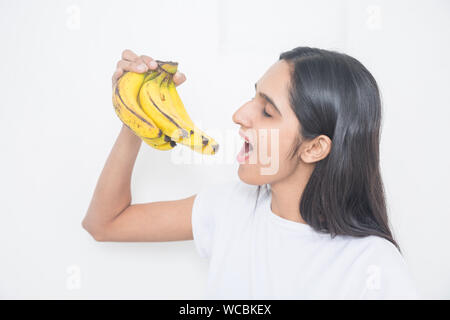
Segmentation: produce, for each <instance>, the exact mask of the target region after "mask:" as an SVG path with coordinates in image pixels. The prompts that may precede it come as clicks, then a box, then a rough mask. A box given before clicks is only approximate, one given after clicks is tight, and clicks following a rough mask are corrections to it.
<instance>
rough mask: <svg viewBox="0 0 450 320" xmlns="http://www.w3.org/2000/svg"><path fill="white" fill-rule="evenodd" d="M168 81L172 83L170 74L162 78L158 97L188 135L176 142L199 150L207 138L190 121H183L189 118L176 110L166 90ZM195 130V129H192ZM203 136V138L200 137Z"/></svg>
mask: <svg viewBox="0 0 450 320" xmlns="http://www.w3.org/2000/svg"><path fill="white" fill-rule="evenodd" d="M169 82H172V83H173V79H172V75H171V74H167V76H166V77H165V78H164V79H163V81H162V82H161V86H160V91H159V93H160V98H161V102H162V104H163V106H164V108H165V109H166V110H168V112H170V114H172V115H174V119H175V120H176V121H177V123H178V124H179V125H180V126H181V127H182V128H184V129H186V131H187V132H189V136H188V137H185V138H182V139H181V140H180V141H178V143H180V144H184V145H187V146H189V147H191V148H194V147H195V148H196V150H197V151H199V152H201V150H202V148H203V146H205V145H206V144H207V143H208V139H207V138H204V137H203V136H202V135H199V134H198V131H196V128H195V126H194V124H193V123H192V121H185V120H190V119H186V118H183V117H182V116H181V115H180V113H178V112H177V111H178V110H177V106H176V105H175V104H174V101H173V100H172V98H171V96H170V93H169V90H168V84H169ZM194 130H195V131H194ZM202 138H203V139H202Z"/></svg>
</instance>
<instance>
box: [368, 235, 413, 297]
mask: <svg viewBox="0 0 450 320" xmlns="http://www.w3.org/2000/svg"><path fill="white" fill-rule="evenodd" d="M383 241H384V240H383ZM384 242H385V243H386V241H384ZM369 261H370V264H368V265H367V268H366V278H365V286H364V289H363V291H362V293H361V299H368V300H372V299H377V300H378V299H381V300H399V299H400V300H415V299H421V297H420V294H419V292H418V290H417V287H416V284H415V281H414V279H413V277H412V273H411V271H410V269H409V267H408V265H407V264H406V261H405V260H404V258H403V256H402V255H401V254H400V252H398V251H397V249H396V248H395V247H394V246H393V245H391V244H384V245H380V246H378V247H377V248H376V249H375V250H373V252H372V254H371V257H370V259H369Z"/></svg>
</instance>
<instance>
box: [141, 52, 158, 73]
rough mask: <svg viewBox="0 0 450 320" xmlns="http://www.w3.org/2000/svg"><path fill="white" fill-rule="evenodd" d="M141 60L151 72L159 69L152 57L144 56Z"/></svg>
mask: <svg viewBox="0 0 450 320" xmlns="http://www.w3.org/2000/svg"><path fill="white" fill-rule="evenodd" d="M141 59H142V60H143V61H144V62H145V64H146V65H147V66H148V68H149V69H150V70H155V69H156V68H157V67H158V64H157V63H156V61H155V60H153V58H152V57H149V56H146V55H142V56H141Z"/></svg>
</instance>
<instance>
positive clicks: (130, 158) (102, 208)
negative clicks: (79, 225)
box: [83, 125, 142, 231]
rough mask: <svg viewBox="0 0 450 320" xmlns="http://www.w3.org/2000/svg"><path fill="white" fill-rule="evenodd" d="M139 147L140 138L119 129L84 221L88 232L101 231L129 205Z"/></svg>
mask: <svg viewBox="0 0 450 320" xmlns="http://www.w3.org/2000/svg"><path fill="white" fill-rule="evenodd" d="M141 143H142V140H141V139H140V138H139V137H137V136H136V135H135V134H134V133H133V132H132V131H131V130H130V129H128V128H127V127H126V126H125V125H122V129H121V131H120V133H119V136H118V137H117V140H116V142H115V143H114V146H113V148H112V150H111V152H110V154H109V156H108V159H107V160H106V163H105V166H104V168H103V170H102V172H101V174H100V177H99V179H98V182H97V186H96V188H95V191H94V194H93V196H92V200H91V203H90V204H89V208H88V211H87V213H86V216H85V218H84V220H83V227H84V228H85V229H87V230H88V231H95V230H97V229H100V228H101V227H102V226H104V225H105V224H107V223H108V222H110V221H112V220H113V219H114V218H115V217H117V216H118V215H119V214H120V213H121V212H122V211H123V210H124V209H126V208H127V207H128V206H129V205H130V204H131V187H130V184H131V176H132V173H133V168H134V164H135V162H136V157H137V154H138V152H139V149H140V146H141Z"/></svg>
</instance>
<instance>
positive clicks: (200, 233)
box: [191, 181, 237, 258]
mask: <svg viewBox="0 0 450 320" xmlns="http://www.w3.org/2000/svg"><path fill="white" fill-rule="evenodd" d="M236 185H237V182H236V181H229V182H225V183H214V184H208V185H206V186H204V187H202V188H201V189H200V191H199V192H198V193H197V195H196V197H195V199H194V204H193V207H192V219H191V222H192V234H193V237H194V243H195V248H196V250H197V252H198V254H199V255H200V257H202V258H210V257H211V253H212V248H213V243H214V230H215V228H216V226H217V224H218V221H219V219H218V218H219V215H220V212H221V211H220V209H221V208H222V207H223V206H224V202H226V201H228V199H229V198H230V194H231V192H232V191H233V189H234V188H235V187H236Z"/></svg>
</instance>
